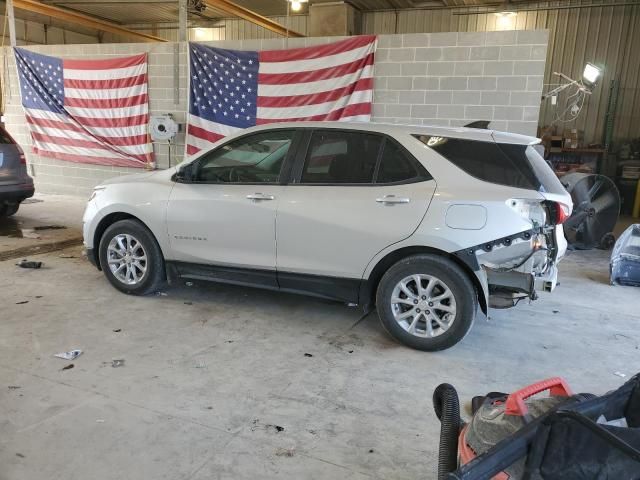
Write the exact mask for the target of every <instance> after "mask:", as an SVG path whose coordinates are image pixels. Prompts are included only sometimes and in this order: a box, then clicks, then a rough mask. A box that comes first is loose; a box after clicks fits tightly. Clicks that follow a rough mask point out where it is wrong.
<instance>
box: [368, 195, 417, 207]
mask: <svg viewBox="0 0 640 480" xmlns="http://www.w3.org/2000/svg"><path fill="white" fill-rule="evenodd" d="M410 201H411V199H410V198H407V197H396V196H395V195H385V196H384V197H382V198H376V202H378V203H382V204H384V205H395V204H396V203H409V202H410Z"/></svg>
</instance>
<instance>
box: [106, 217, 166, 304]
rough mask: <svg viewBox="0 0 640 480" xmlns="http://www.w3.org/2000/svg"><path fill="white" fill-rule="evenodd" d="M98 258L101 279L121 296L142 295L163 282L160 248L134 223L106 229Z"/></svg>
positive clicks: (121, 221) (115, 224) (151, 236)
mask: <svg viewBox="0 0 640 480" xmlns="http://www.w3.org/2000/svg"><path fill="white" fill-rule="evenodd" d="M99 256H100V266H101V267H102V271H103V272H104V274H105V276H106V277H107V279H108V280H109V282H111V284H112V285H113V286H114V287H116V288H117V289H118V290H120V291H121V292H124V293H129V294H133V295H146V294H148V293H152V292H154V291H156V290H157V289H158V288H160V286H161V285H162V283H163V281H164V279H165V273H164V259H163V257H162V251H161V250H160V246H159V245H158V242H156V239H155V238H154V237H153V234H152V233H151V232H150V231H149V229H147V228H146V227H145V226H144V225H143V224H142V223H140V222H138V221H137V220H132V219H127V220H120V221H119V222H115V223H114V224H113V225H110V226H109V227H108V228H107V229H106V230H105V232H104V234H103V235H102V238H101V239H100V246H99Z"/></svg>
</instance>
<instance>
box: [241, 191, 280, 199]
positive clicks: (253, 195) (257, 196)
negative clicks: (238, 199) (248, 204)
mask: <svg viewBox="0 0 640 480" xmlns="http://www.w3.org/2000/svg"><path fill="white" fill-rule="evenodd" d="M247 198H248V199H249V200H275V198H276V197H274V196H273V195H265V194H264V193H260V192H258V193H251V194H249V195H247Z"/></svg>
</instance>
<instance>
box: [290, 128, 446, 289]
mask: <svg viewBox="0 0 640 480" xmlns="http://www.w3.org/2000/svg"><path fill="white" fill-rule="evenodd" d="M297 163H298V165H297V167H298V168H297V170H299V171H298V172H297V174H296V175H295V177H294V182H293V183H292V184H290V185H289V186H287V187H286V191H284V192H283V193H282V196H281V199H280V203H279V206H278V219H277V245H278V252H277V254H278V262H277V267H278V279H279V282H280V286H281V287H282V288H286V289H297V288H296V285H295V282H299V281H300V274H302V275H305V276H319V277H334V278H333V279H331V278H329V279H328V280H322V278H318V277H316V278H313V277H311V278H309V282H310V283H311V284H313V283H315V284H319V283H320V284H324V283H326V282H329V283H334V287H336V288H342V287H341V285H342V286H347V284H346V283H345V282H340V281H339V280H338V279H336V278H335V277H340V278H341V279H352V280H354V282H352V284H353V285H356V284H357V283H359V281H360V279H361V278H362V275H363V273H364V271H365V268H366V266H367V264H368V263H369V261H370V260H371V259H372V258H373V257H374V256H375V255H376V254H377V253H378V252H379V251H381V250H382V249H384V248H385V247H387V246H389V245H391V244H393V243H395V242H398V241H400V240H403V239H405V238H407V237H408V236H410V235H411V234H412V233H413V232H414V231H415V229H416V228H417V227H418V225H419V224H420V222H421V220H422V218H423V217H424V215H425V213H426V211H427V209H428V207H429V203H430V201H431V197H432V196H433V193H434V191H435V186H436V185H435V181H434V180H433V179H432V178H431V176H430V175H429V173H428V172H427V171H426V169H425V168H424V167H423V166H422V165H421V164H420V163H419V162H418V161H417V160H416V159H415V158H414V157H413V156H411V154H409V153H408V152H407V151H406V150H405V149H404V148H403V147H401V146H400V145H399V144H398V143H397V142H396V141H395V140H393V139H391V138H389V137H385V136H382V135H377V134H372V133H369V132H359V131H353V130H338V129H335V130H334V129H327V130H314V131H313V132H312V133H311V138H310V140H309V147H308V148H307V153H306V156H305V157H304V159H302V158H298V160H297ZM300 166H302V168H299V167H300ZM303 280H304V278H303ZM289 281H290V284H289V283H288V282H289ZM330 288H331V287H330ZM334 296H335V295H334ZM341 298H343V299H346V300H351V299H352V297H348V296H347V295H343V296H342V297H341Z"/></svg>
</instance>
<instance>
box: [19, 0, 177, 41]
mask: <svg viewBox="0 0 640 480" xmlns="http://www.w3.org/2000/svg"><path fill="white" fill-rule="evenodd" d="M13 6H14V7H15V8H19V9H20V10H26V11H28V12H33V13H37V14H39V15H45V16H47V17H52V18H57V19H58V20H62V21H63V22H68V23H73V24H76V25H81V26H83V27H86V28H91V29H95V30H99V31H102V32H109V33H115V34H116V35H121V36H123V37H128V38H133V39H136V40H143V41H145V42H166V41H167V40H165V39H164V38H160V37H155V36H153V35H147V34H146V33H140V32H136V31H133V30H129V29H128V28H124V27H121V26H119V25H116V24H115V23H111V22H107V21H105V20H100V19H97V18H94V17H91V16H89V15H84V14H82V13H77V12H74V11H71V10H67V9H64V8H60V7H55V6H53V5H46V4H44V3H40V2H38V1H36V0H13Z"/></svg>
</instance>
